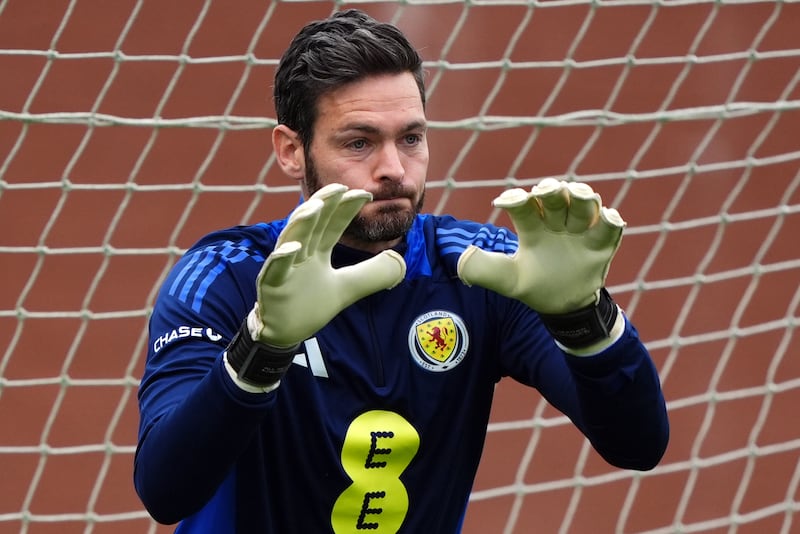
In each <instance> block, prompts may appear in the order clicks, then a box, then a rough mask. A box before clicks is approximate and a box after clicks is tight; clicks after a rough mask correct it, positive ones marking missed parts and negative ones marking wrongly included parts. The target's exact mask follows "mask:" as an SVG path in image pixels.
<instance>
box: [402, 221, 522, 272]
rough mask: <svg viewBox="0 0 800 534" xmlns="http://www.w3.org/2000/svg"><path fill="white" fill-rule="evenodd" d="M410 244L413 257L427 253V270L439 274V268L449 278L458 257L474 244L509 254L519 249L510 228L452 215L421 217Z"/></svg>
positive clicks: (411, 235)
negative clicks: (437, 269) (437, 267)
mask: <svg viewBox="0 0 800 534" xmlns="http://www.w3.org/2000/svg"><path fill="white" fill-rule="evenodd" d="M408 241H409V249H410V251H412V254H411V255H410V256H411V257H412V258H413V257H415V256H418V255H423V254H422V251H423V250H424V257H425V262H426V267H427V271H428V272H429V273H430V272H431V271H436V266H437V265H439V266H441V267H442V268H443V269H444V271H445V273H447V274H446V275H447V276H455V272H456V264H457V263H458V258H459V257H460V256H461V253H462V252H464V250H466V249H467V247H469V246H470V245H474V246H476V247H480V248H482V249H484V250H486V251H490V252H501V253H505V254H513V253H514V252H515V251H516V250H517V236H516V235H514V233H513V232H511V231H510V230H508V229H507V228H503V227H500V226H495V225H493V224H488V223H478V222H474V221H470V220H466V219H457V218H455V217H452V216H450V215H430V214H426V215H421V216H419V217H418V218H417V222H416V224H415V227H414V229H412V231H411V233H410V234H409V239H408ZM414 251H418V254H415V253H414ZM407 259H408V258H407ZM409 267H412V266H411V265H409ZM423 271H424V270H423Z"/></svg>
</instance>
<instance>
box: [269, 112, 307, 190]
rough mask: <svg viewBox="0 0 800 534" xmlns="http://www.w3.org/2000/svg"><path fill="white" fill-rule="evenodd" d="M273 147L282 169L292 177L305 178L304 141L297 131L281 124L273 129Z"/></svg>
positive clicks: (296, 178)
mask: <svg viewBox="0 0 800 534" xmlns="http://www.w3.org/2000/svg"><path fill="white" fill-rule="evenodd" d="M272 149H273V150H274V151H275V159H276V160H277V162H278V165H279V166H280V168H281V170H282V171H283V172H284V173H285V174H286V175H287V176H289V177H290V178H294V179H295V180H301V181H302V180H303V178H304V177H305V174H306V169H305V154H304V148H303V143H302V142H301V141H300V137H299V136H298V135H297V133H296V132H295V131H294V130H292V129H291V128H289V127H288V126H286V125H285V124H279V125H277V126H276V127H275V128H273V129H272Z"/></svg>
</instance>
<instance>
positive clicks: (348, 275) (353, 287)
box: [334, 250, 406, 306]
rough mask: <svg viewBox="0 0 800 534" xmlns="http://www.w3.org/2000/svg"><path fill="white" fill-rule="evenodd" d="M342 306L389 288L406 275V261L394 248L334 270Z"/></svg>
mask: <svg viewBox="0 0 800 534" xmlns="http://www.w3.org/2000/svg"><path fill="white" fill-rule="evenodd" d="M334 273H335V276H336V277H337V279H338V280H339V282H340V283H339V288H340V290H341V292H340V294H341V295H342V296H343V300H344V302H343V303H342V304H343V305H344V306H349V305H350V304H352V303H354V302H356V301H357V300H360V299H362V298H364V297H366V296H367V295H371V294H373V293H375V292H377V291H380V290H383V289H391V288H393V287H394V286H396V285H397V284H399V283H400V282H401V281H402V280H403V278H404V277H405V275H406V262H405V260H404V259H403V256H401V255H400V254H398V253H397V252H395V251H394V250H384V251H383V252H381V253H380V254H377V255H375V256H373V257H371V258H369V259H368V260H364V261H362V262H360V263H356V264H354V265H349V266H347V267H342V268H339V269H336V270H335V271H334Z"/></svg>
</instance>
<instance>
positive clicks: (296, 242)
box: [249, 184, 405, 348]
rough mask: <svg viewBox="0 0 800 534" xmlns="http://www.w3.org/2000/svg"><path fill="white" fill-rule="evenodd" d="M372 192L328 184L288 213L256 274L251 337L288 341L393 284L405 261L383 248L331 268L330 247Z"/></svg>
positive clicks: (270, 342) (284, 344)
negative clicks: (354, 260)
mask: <svg viewBox="0 0 800 534" xmlns="http://www.w3.org/2000/svg"><path fill="white" fill-rule="evenodd" d="M371 198H372V195H370V193H368V192H366V191H363V190H355V189H354V190H348V188H347V187H345V186H343V185H340V184H330V185H327V186H325V187H323V188H322V189H320V190H319V191H317V192H316V193H315V194H314V195H313V196H312V197H311V198H309V199H308V200H307V201H306V202H304V203H303V204H301V205H300V206H299V207H298V208H297V209H296V210H295V211H294V212H293V213H292V215H291V216H290V217H289V220H288V222H287V224H286V227H285V228H284V229H283V231H282V232H281V234H280V236H279V237H278V241H277V243H276V245H275V249H274V251H273V252H272V254H270V256H269V258H267V261H266V262H265V263H264V266H263V267H262V269H261V272H260V273H259V275H258V279H257V289H258V301H257V302H256V306H255V308H254V313H252V314H251V318H252V319H254V320H253V321H249V324H250V325H251V326H250V332H251V334H252V335H253V339H255V340H257V341H260V342H261V343H264V344H266V345H270V346H273V347H279V348H283V347H291V346H294V345H297V344H299V343H300V342H302V341H303V340H305V339H307V338H308V337H310V336H312V335H314V334H315V333H316V332H317V331H318V330H319V329H321V328H322V327H323V326H325V325H326V324H327V323H328V322H329V321H330V320H331V319H333V317H335V316H336V315H337V314H338V313H339V312H340V311H341V310H343V309H344V308H346V307H347V306H349V305H350V304H353V303H354V302H356V301H357V300H359V299H361V298H363V297H365V296H367V295H370V294H372V293H375V292H377V291H380V290H382V289H388V288H391V287H393V286H395V285H396V284H398V283H399V282H400V281H401V280H402V279H403V277H404V276H405V261H404V260H403V257H402V256H400V254H398V253H397V252H395V251H393V250H385V251H383V252H381V253H379V254H377V255H376V256H373V257H372V258H370V259H368V260H366V261H363V262H361V263H358V264H355V265H350V266H347V267H342V268H339V269H334V268H333V267H332V266H331V251H332V249H333V247H334V245H335V244H336V243H337V242H338V241H339V239H340V238H341V236H342V233H343V232H344V230H345V229H346V227H347V225H348V224H349V223H350V221H351V220H352V219H353V217H355V215H356V214H357V213H358V211H359V210H360V209H361V207H362V206H363V205H364V204H365V203H366V202H368V201H369V200H371Z"/></svg>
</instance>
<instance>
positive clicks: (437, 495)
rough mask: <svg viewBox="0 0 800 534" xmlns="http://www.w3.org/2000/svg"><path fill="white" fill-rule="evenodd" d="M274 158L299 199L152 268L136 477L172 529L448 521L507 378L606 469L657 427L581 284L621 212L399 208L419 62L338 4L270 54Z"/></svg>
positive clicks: (607, 308)
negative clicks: (555, 412)
mask: <svg viewBox="0 0 800 534" xmlns="http://www.w3.org/2000/svg"><path fill="white" fill-rule="evenodd" d="M274 97H275V105H276V108H277V118H278V123H279V124H278V126H276V127H275V128H274V130H273V136H272V140H273V148H274V151H275V155H276V158H277V162H278V164H279V165H280V167H281V169H282V170H283V171H284V172H285V173H286V174H287V175H288V176H289V177H291V178H294V179H295V180H298V181H299V182H300V184H301V188H302V191H303V195H304V198H306V199H307V200H306V201H305V202H304V203H302V204H300V206H298V207H297V209H295V210H294V212H293V213H292V214H291V215H290V216H289V217H288V218H286V219H282V220H278V221H274V222H270V223H262V224H257V225H254V226H250V227H237V228H232V229H228V230H225V231H220V232H216V233H213V234H211V235H209V236H206V237H205V238H203V239H202V240H201V241H200V242H199V243H197V244H196V245H195V246H194V247H192V248H191V249H190V250H189V251H188V252H187V254H186V255H185V256H184V257H183V258H182V259H181V260H180V261H179V262H178V264H177V265H176V266H175V268H174V269H173V271H172V273H171V274H170V275H169V277H168V278H167V280H166V282H165V284H164V286H163V288H162V291H161V293H160V295H159V297H158V301H157V303H156V307H155V309H154V310H153V315H152V319H151V323H150V332H151V343H150V350H149V354H148V359H147V365H146V369H145V373H144V376H143V378H142V382H141V388H140V393H139V401H140V412H141V424H140V437H139V446H138V449H137V453H136V460H135V484H136V489H137V491H138V493H139V495H140V497H141V499H142V501H143V502H144V504H145V505H146V507H147V509H148V510H149V512H150V513H151V514H152V515H153V517H154V518H155V519H157V520H158V521H160V522H163V523H175V522H180V525H179V526H178V529H177V532H180V533H200V532H203V533H206V532H208V533H260V534H272V533H280V534H287V533H301V534H308V533H313V534H319V533H325V532H333V533H335V534H342V533H350V532H364V531H369V532H376V533H380V534H384V533H394V532H408V533H422V532H425V533H428V532H430V533H437V534H442V533H456V532H458V531H459V530H460V528H461V523H462V520H463V516H464V511H465V509H466V506H467V501H468V497H469V493H470V489H471V485H472V482H473V479H474V476H475V472H476V469H477V467H478V463H479V459H480V455H481V450H482V447H483V442H484V437H485V432H486V425H487V422H488V418H489V413H490V406H491V401H492V393H493V390H494V386H495V384H496V383H497V381H498V380H500V378H502V377H504V376H510V377H512V378H514V379H516V380H518V381H520V382H522V383H525V384H528V385H530V386H532V387H534V388H537V389H538V390H539V391H540V392H541V393H542V395H544V396H545V397H546V398H547V399H548V401H549V402H551V403H552V404H553V405H554V406H556V407H557V408H558V409H560V410H561V411H563V412H564V413H565V414H566V415H568V416H569V417H570V418H571V420H572V421H573V422H574V423H575V425H576V426H577V427H578V428H579V429H580V430H581V431H582V432H583V433H584V434H585V435H586V436H587V437H588V438H589V439H590V440H591V442H592V444H593V446H594V447H595V449H596V450H597V451H598V453H599V454H601V455H602V456H603V457H604V458H605V459H606V460H607V461H608V462H610V463H611V464H613V465H616V466H619V467H621V468H626V469H642V470H644V469H651V468H652V467H654V466H655V465H656V464H657V463H658V461H659V460H660V458H661V456H662V454H663V452H664V449H665V447H666V443H667V440H668V422H667V414H666V409H665V403H664V398H663V396H662V393H661V389H660V386H659V380H658V376H657V374H656V371H655V368H654V366H653V363H652V361H651V359H650V357H649V355H648V352H647V350H646V349H645V347H644V346H643V345H642V343H641V342H640V341H639V339H638V337H637V334H636V331H635V329H634V328H633V326H632V325H631V324H630V323H629V322H628V320H627V319H626V318H625V316H624V315H623V313H622V312H621V310H619V308H618V306H617V305H616V304H614V302H613V300H612V299H611V296H610V295H609V294H608V292H607V291H606V290H605V289H604V288H603V284H604V281H605V277H606V274H607V271H608V267H609V264H610V262H611V258H612V257H613V255H614V253H615V251H616V249H617V247H618V245H619V242H620V239H621V235H622V228H623V226H624V223H623V222H622V219H621V218H620V217H619V214H617V213H616V212H615V211H614V210H609V209H606V208H603V207H601V203H600V200H599V196H598V195H597V194H595V193H594V192H593V191H592V189H591V188H590V187H588V186H587V185H584V184H567V183H564V182H559V181H556V180H552V179H551V180H544V181H542V182H541V183H540V184H538V185H537V186H536V187H534V188H533V190H532V191H531V192H526V191H523V190H520V189H514V190H510V191H507V192H505V193H504V194H503V195H501V196H500V197H498V198H497V199H496V200H495V205H497V206H499V207H501V208H503V209H506V210H507V211H508V213H509V215H510V216H511V219H512V221H513V222H514V225H515V228H516V234H518V236H519V238H517V237H516V236H515V234H513V233H511V232H510V231H508V230H506V229H503V228H498V227H494V226H491V225H482V224H478V223H474V222H469V221H460V220H455V219H453V218H452V217H447V216H432V215H422V214H420V209H421V207H422V204H423V197H424V192H425V177H426V170H427V164H428V146H427V141H426V119H425V92H424V83H423V74H422V66H421V60H420V57H419V56H418V54H417V52H416V51H415V50H414V49H413V48H412V47H411V45H410V44H409V43H408V41H407V40H406V38H405V37H404V36H403V35H402V34H401V33H400V32H399V30H397V29H396V28H395V27H393V26H391V25H388V24H381V23H378V22H377V21H375V20H374V19H371V18H369V17H368V16H366V15H365V14H363V13H361V12H359V11H356V10H348V11H345V12H342V13H338V14H336V15H333V16H332V17H330V18H329V19H327V20H324V21H318V22H313V23H311V24H309V25H307V26H306V27H305V28H303V29H302V30H301V31H300V32H299V34H298V35H297V36H296V37H295V39H294V40H293V41H292V43H291V45H290V47H289V49H288V50H287V52H286V53H285V54H284V57H283V58H282V60H281V63H280V65H279V67H278V70H277V73H276V78H275V89H274Z"/></svg>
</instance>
